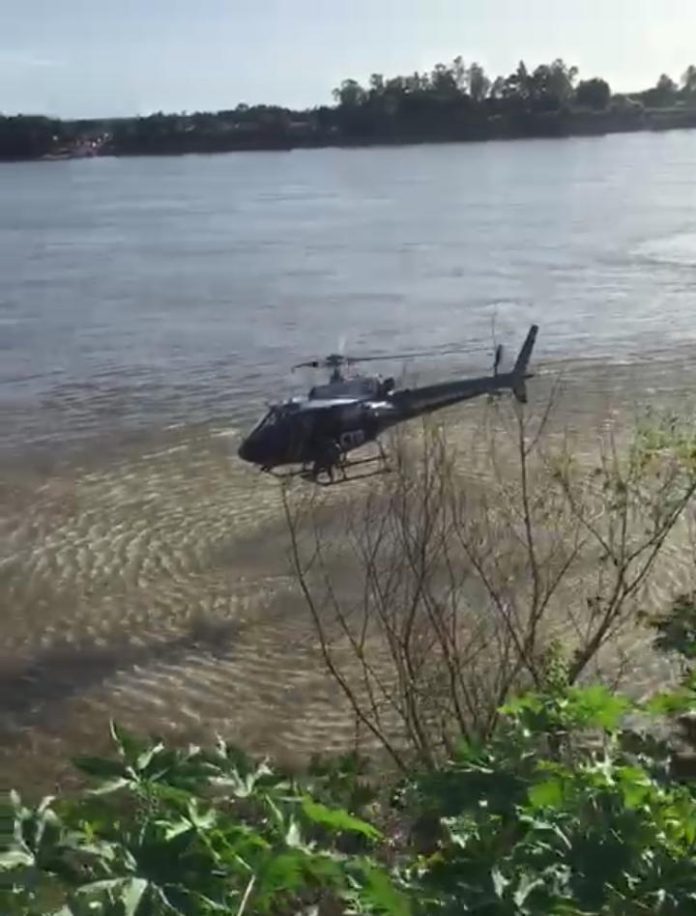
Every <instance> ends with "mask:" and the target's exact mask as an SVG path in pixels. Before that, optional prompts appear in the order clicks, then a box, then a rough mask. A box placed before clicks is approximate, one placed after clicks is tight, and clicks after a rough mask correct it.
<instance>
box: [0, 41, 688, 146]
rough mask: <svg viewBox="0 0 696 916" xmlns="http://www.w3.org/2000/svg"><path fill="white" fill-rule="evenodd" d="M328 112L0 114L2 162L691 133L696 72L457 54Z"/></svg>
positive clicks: (323, 108)
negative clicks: (648, 78) (637, 73)
mask: <svg viewBox="0 0 696 916" xmlns="http://www.w3.org/2000/svg"><path fill="white" fill-rule="evenodd" d="M333 101H334V104H333V105H320V106H317V107H314V108H312V109H307V110H301V111H298V110H292V109H289V108H284V107H281V106H277V105H266V104H263V105H248V104H245V103H239V104H237V105H236V107H235V108H230V109H228V110H222V111H217V112H194V113H190V112H181V113H174V114H165V113H163V112H157V113H154V114H151V115H148V116H146V117H133V118H118V119H112V118H104V119H99V120H75V121H66V120H59V119H57V118H51V117H46V116H39V115H23V114H16V115H6V116H3V115H2V114H0V159H2V160H10V161H11V160H25V159H61V158H73V157H78V156H95V155H148V154H150V155H152V154H154V155H161V154H182V153H211V152H229V151H234V150H253V149H263V150H289V149H294V148H298V147H321V146H351V145H370V144H389V143H428V142H446V141H466V140H490V139H516V138H524V137H564V136H575V135H583V134H604V133H611V132H621V131H631V130H646V129H649V130H660V129H670V128H679V127H681V128H687V127H696V65H691V66H689V67H688V68H687V70H686V72H685V73H684V74H683V76H682V77H681V78H680V80H679V81H678V82H677V81H675V80H673V79H672V78H671V77H670V76H668V75H667V74H662V75H661V76H660V78H659V79H658V80H657V82H656V83H655V85H654V86H652V87H650V88H648V89H644V90H641V91H637V92H632V93H628V94H614V93H613V92H612V89H611V87H610V85H609V83H608V82H607V81H606V80H605V79H602V78H601V77H591V78H588V79H581V78H580V74H579V72H578V68H577V67H575V66H572V65H569V64H567V63H566V62H565V61H563V60H562V59H560V58H559V59H556V60H554V61H552V62H551V63H548V64H539V65H538V66H536V67H534V68H532V67H528V66H527V65H526V64H525V63H524V62H523V61H521V62H520V64H519V66H518V67H517V69H516V70H515V71H514V72H512V73H510V74H509V75H507V76H498V77H496V78H492V77H490V76H489V75H488V74H486V72H485V70H484V68H483V67H482V66H481V65H480V64H477V63H471V64H466V63H465V62H464V61H463V59H462V58H461V57H457V58H455V59H454V60H453V61H452V62H451V63H450V64H443V63H439V64H436V65H435V67H434V68H433V69H432V70H431V71H430V72H422V73H420V72H414V73H412V74H409V75H402V76H392V77H387V76H384V75H382V74H381V73H374V74H372V76H371V77H370V79H369V81H368V84H367V85H363V84H362V83H360V82H358V81H357V80H355V79H345V80H344V81H343V82H342V83H341V85H340V86H339V87H337V88H336V89H335V90H334V91H333Z"/></svg>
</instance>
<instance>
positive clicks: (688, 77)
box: [682, 64, 696, 95]
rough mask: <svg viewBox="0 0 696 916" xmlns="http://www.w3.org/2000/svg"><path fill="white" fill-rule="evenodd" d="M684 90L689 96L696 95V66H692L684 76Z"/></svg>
mask: <svg viewBox="0 0 696 916" xmlns="http://www.w3.org/2000/svg"><path fill="white" fill-rule="evenodd" d="M682 88H683V89H684V92H686V93H687V94H688V95H691V94H692V93H696V66H695V65H694V64H690V65H689V66H688V67H687V68H686V72H685V73H684V76H682Z"/></svg>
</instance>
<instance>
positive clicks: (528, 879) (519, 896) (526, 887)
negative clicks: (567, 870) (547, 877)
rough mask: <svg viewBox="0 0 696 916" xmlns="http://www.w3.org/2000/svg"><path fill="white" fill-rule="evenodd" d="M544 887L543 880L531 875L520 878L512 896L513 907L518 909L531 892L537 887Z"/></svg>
mask: <svg viewBox="0 0 696 916" xmlns="http://www.w3.org/2000/svg"><path fill="white" fill-rule="evenodd" d="M543 886H544V879H543V878H540V877H534V876H533V875H528V874H524V875H522V877H521V878H520V883H519V884H518V886H517V890H516V891H515V894H514V897H513V899H514V901H515V905H516V906H518V907H522V906H524V903H525V901H526V899H527V897H529V895H530V894H531V893H532V891H533V890H534V889H535V888H537V887H543Z"/></svg>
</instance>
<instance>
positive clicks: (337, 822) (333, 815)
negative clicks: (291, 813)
mask: <svg viewBox="0 0 696 916" xmlns="http://www.w3.org/2000/svg"><path fill="white" fill-rule="evenodd" d="M302 812H303V814H304V815H305V817H306V818H307V819H308V820H310V821H311V822H312V823H313V824H317V825H318V826H320V827H325V828H326V829H327V830H331V831H334V832H336V833H358V834H361V835H362V836H364V837H367V839H369V840H379V839H380V838H381V836H382V835H381V833H380V832H379V830H377V828H376V827H373V826H372V825H371V824H368V823H367V822H366V821H363V820H360V819H359V818H357V817H353V815H352V814H348V812H347V811H344V810H342V809H341V808H327V807H326V805H322V804H321V803H320V802H315V801H312V800H311V799H310V798H307V797H305V798H303V799H302Z"/></svg>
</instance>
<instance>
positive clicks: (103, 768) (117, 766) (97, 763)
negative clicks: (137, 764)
mask: <svg viewBox="0 0 696 916" xmlns="http://www.w3.org/2000/svg"><path fill="white" fill-rule="evenodd" d="M73 763H74V765H75V766H76V767H77V769H78V770H81V771H82V772H83V773H86V774H87V775H88V776H96V777H97V778H98V779H115V778H121V779H123V778H124V777H125V776H126V768H125V767H124V765H123V761H122V760H109V759H107V758H105V757H75V758H74V760H73Z"/></svg>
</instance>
